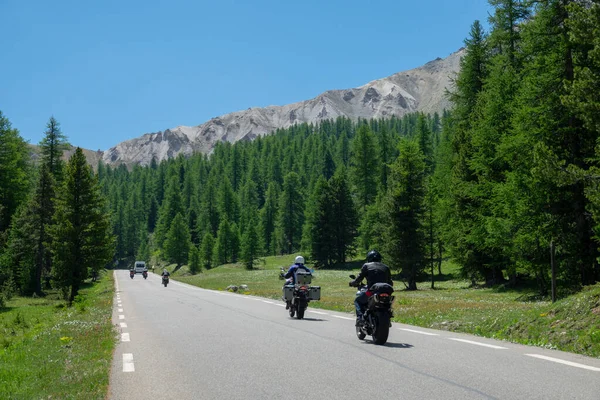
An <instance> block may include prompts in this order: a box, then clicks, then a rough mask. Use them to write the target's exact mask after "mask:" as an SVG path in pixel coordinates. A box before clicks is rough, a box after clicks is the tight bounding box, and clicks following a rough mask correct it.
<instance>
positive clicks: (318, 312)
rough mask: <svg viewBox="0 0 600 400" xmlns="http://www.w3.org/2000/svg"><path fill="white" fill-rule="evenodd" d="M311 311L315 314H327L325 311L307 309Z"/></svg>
mask: <svg viewBox="0 0 600 400" xmlns="http://www.w3.org/2000/svg"><path fill="white" fill-rule="evenodd" d="M308 311H309V312H311V313H315V314H321V315H329V314H327V313H326V312H321V311H313V310H308Z"/></svg>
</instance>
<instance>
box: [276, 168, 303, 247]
mask: <svg viewBox="0 0 600 400" xmlns="http://www.w3.org/2000/svg"><path fill="white" fill-rule="evenodd" d="M282 189H283V190H282V193H281V196H280V198H279V213H278V219H277V227H276V235H277V241H278V248H279V249H280V250H281V252H282V253H283V252H285V253H287V254H291V253H292V252H293V251H294V250H296V249H298V248H299V245H300V240H301V236H302V223H303V219H304V218H303V217H304V215H303V212H304V200H303V196H302V192H301V191H300V177H299V176H298V174H297V173H295V172H290V173H288V174H287V175H286V176H285V179H284V181H283V188H282Z"/></svg>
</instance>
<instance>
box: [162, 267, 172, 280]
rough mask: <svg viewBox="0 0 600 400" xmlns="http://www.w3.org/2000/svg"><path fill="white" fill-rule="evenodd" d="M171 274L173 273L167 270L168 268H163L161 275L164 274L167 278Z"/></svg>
mask: <svg viewBox="0 0 600 400" xmlns="http://www.w3.org/2000/svg"><path fill="white" fill-rule="evenodd" d="M169 275H171V274H170V273H169V271H167V269H166V268H164V269H163V272H162V273H161V274H160V276H162V277H163V278H164V277H165V276H166V277H167V278H168V277H169Z"/></svg>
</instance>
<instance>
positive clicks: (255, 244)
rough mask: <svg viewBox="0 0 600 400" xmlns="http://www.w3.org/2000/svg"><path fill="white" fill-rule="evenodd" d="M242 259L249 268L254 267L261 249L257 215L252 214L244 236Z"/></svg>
mask: <svg viewBox="0 0 600 400" xmlns="http://www.w3.org/2000/svg"><path fill="white" fill-rule="evenodd" d="M241 247H242V248H241V261H242V262H243V263H244V266H245V267H246V268H247V269H252V268H253V266H254V263H255V260H256V258H257V256H258V251H259V240H258V233H257V232H256V215H255V214H254V215H251V216H250V218H249V220H248V223H247V224H246V229H245V231H244V234H243V236H242V245H241Z"/></svg>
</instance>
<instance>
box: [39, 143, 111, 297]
mask: <svg viewBox="0 0 600 400" xmlns="http://www.w3.org/2000/svg"><path fill="white" fill-rule="evenodd" d="M104 201H105V199H104V198H103V197H102V196H101V194H100V189H99V185H98V181H97V179H96V178H95V176H94V175H93V172H92V170H91V168H90V167H89V166H88V165H87V162H86V159H85V156H84V155H83V151H82V150H81V149H80V148H77V149H76V150H75V153H74V154H73V156H71V158H70V159H69V163H68V165H67V168H66V176H65V177H64V183H63V185H62V187H61V188H60V190H58V191H57V201H56V204H55V207H56V211H55V213H54V217H53V224H52V225H51V226H50V228H49V230H48V233H49V235H50V237H51V241H50V246H51V247H50V249H51V252H52V262H53V275H54V280H55V282H56V284H57V285H58V287H59V288H61V289H63V292H64V293H65V294H66V295H67V299H68V303H69V305H71V304H72V302H73V300H74V299H75V296H77V294H78V292H79V288H80V287H81V284H82V282H83V280H84V279H85V278H86V277H87V276H88V269H91V271H92V273H97V271H98V269H100V268H102V267H103V266H104V265H105V264H107V263H108V262H109V261H110V260H111V258H112V256H113V254H114V237H113V236H112V235H111V233H110V219H109V217H108V215H106V213H105V211H106V209H105V205H104Z"/></svg>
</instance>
